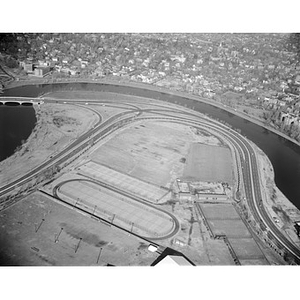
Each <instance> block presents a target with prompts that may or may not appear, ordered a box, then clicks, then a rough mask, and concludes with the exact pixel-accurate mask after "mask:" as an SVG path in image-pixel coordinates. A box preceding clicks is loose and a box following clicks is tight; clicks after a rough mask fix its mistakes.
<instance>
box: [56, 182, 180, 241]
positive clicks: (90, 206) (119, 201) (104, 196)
mask: <svg viewBox="0 0 300 300" xmlns="http://www.w3.org/2000/svg"><path fill="white" fill-rule="evenodd" d="M58 195H59V197H60V198H62V199H63V200H66V201H67V202H70V201H71V203H72V204H73V205H76V206H78V207H79V205H80V206H81V207H84V209H85V210H86V211H89V212H92V213H93V214H94V215H97V216H99V217H102V218H104V219H106V220H108V221H111V222H113V223H114V224H117V225H120V226H122V227H123V228H125V229H127V230H129V231H133V232H136V233H138V234H140V235H142V236H148V237H162V236H165V235H167V234H169V233H171V232H172V230H173V229H174V228H175V224H174V221H173V219H172V218H171V217H170V216H169V215H168V214H166V213H164V212H162V211H160V210H158V209H155V208H153V207H151V206H149V205H146V204H144V203H141V202H138V201H135V200H133V199H131V198H129V197H125V196H122V195H119V194H117V193H115V192H113V191H110V190H108V189H106V188H103V187H102V186H99V185H98V184H96V183H94V182H91V181H88V180H73V181H68V182H65V183H63V184H62V185H61V186H60V187H59V189H58Z"/></svg>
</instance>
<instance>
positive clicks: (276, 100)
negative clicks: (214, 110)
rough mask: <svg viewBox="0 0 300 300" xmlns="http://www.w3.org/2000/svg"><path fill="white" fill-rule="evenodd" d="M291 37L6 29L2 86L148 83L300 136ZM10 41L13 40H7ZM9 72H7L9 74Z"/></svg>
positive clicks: (299, 89)
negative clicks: (69, 81)
mask: <svg viewBox="0 0 300 300" xmlns="http://www.w3.org/2000/svg"><path fill="white" fill-rule="evenodd" d="M289 36H290V35H289V34H284V33H279V34H275V33H272V34H268V33H262V34H260V33H255V34H242V33H233V34H229V33H228V34H227V33H226V34H225V33H211V34H210V33H191V34H189V33H186V34H185V33H178V34H177V33H172V34H170V33H141V34H139V33H128V34H127V33H103V34H99V33H97V34H93V33H88V34H85V33H78V34H72V33H65V34H62V33H45V34H39V33H34V34H29V33H28V34H26V33H25V34H17V33H16V34H2V35H1V41H0V63H1V66H2V68H1V71H0V72H2V73H1V74H0V75H1V76H0V79H1V84H2V85H3V86H5V85H7V83H8V82H9V81H10V80H9V79H10V78H9V75H7V74H4V73H3V72H7V73H8V74H11V76H12V77H14V79H15V80H17V81H22V80H34V79H37V78H42V79H44V80H45V81H47V82H57V81H60V80H62V79H66V78H71V79H72V78H74V79H80V78H82V79H93V80H97V79H103V78H107V79H113V80H121V81H132V82H142V83H146V84H150V85H154V86H159V87H165V88H169V89H172V90H175V91H181V92H187V93H190V94H193V95H196V96H200V97H203V98H207V99H210V100H211V101H216V102H218V103H219V104H222V105H224V106H228V107H230V108H232V109H234V110H237V111H239V112H242V113H244V114H247V115H248V116H250V117H253V118H256V119H258V120H261V121H264V122H265V123H266V124H267V125H268V126H271V127H274V128H275V129H278V130H280V131H282V132H284V133H285V134H288V135H289V136H290V137H291V138H293V139H295V140H297V141H300V130H299V129H300V114H299V112H300V108H299V106H300V101H299V94H300V64H299V62H298V57H297V53H296V52H295V51H293V48H292V47H291V46H290V39H289ZM8 40H9V42H8ZM2 75H3V76H2Z"/></svg>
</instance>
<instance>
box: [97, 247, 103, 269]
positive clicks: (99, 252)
mask: <svg viewBox="0 0 300 300" xmlns="http://www.w3.org/2000/svg"><path fill="white" fill-rule="evenodd" d="M101 252H102V248H100V250H99V254H98V258H97V265H98V262H99V258H100V255H101Z"/></svg>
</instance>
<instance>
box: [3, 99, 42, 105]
mask: <svg viewBox="0 0 300 300" xmlns="http://www.w3.org/2000/svg"><path fill="white" fill-rule="evenodd" d="M43 103H44V101H43V100H42V99H39V98H37V99H34V100H33V99H29V98H26V97H3V98H2V97H0V106H1V105H7V106H19V105H22V106H33V105H41V104H43Z"/></svg>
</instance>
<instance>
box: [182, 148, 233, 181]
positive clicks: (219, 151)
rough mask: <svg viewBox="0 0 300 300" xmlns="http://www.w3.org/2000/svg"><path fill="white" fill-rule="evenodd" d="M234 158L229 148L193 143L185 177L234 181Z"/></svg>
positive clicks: (184, 173)
mask: <svg viewBox="0 0 300 300" xmlns="http://www.w3.org/2000/svg"><path fill="white" fill-rule="evenodd" d="M232 172H233V169H232V158H231V152H230V150H229V148H226V147H220V146H211V145H204V144H200V143H193V144H191V147H190V150H189V154H188V157H187V161H186V166H185V168H184V172H183V178H185V179H193V180H199V181H212V182H214V181H221V182H227V183H229V184H231V183H232V180H233V173H232Z"/></svg>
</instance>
